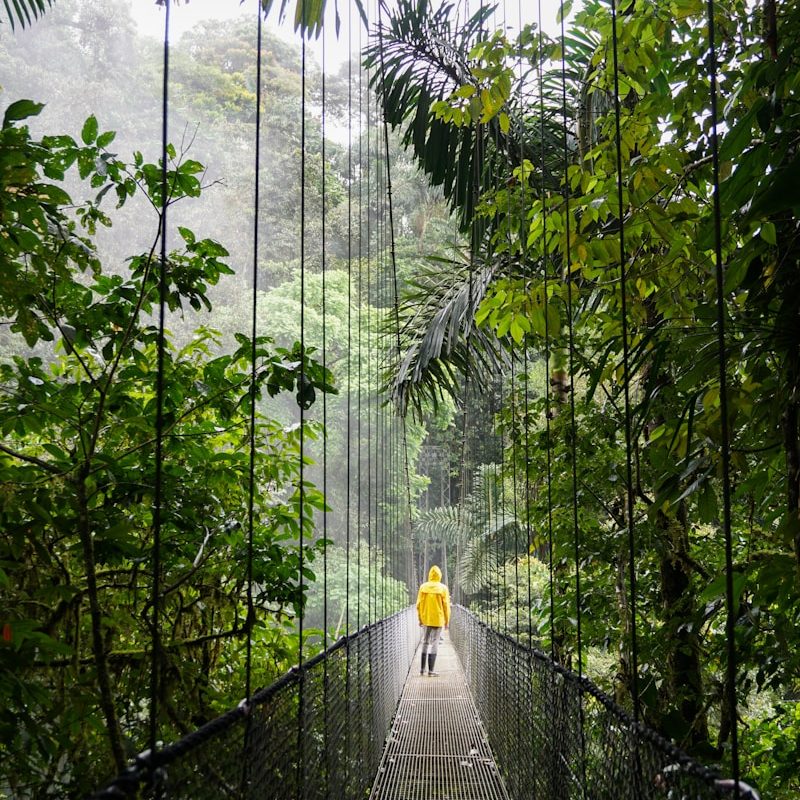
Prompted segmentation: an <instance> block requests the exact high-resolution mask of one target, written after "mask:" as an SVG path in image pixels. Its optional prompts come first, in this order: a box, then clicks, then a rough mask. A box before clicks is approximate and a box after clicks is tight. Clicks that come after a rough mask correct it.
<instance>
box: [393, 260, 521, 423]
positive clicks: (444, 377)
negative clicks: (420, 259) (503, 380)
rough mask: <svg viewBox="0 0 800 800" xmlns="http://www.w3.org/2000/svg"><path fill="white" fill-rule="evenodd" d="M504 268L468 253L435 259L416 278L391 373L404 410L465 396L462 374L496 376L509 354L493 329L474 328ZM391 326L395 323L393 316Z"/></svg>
mask: <svg viewBox="0 0 800 800" xmlns="http://www.w3.org/2000/svg"><path fill="white" fill-rule="evenodd" d="M502 268H503V266H502V263H501V262H500V261H499V260H494V261H492V262H489V263H487V264H484V265H479V266H475V265H472V264H470V263H469V258H468V257H467V256H465V255H464V254H463V253H461V254H459V253H458V251H456V255H455V256H454V257H453V258H431V259H429V262H428V265H427V266H426V267H425V268H423V269H422V270H421V271H420V273H419V274H418V275H417V276H416V277H415V278H414V279H413V281H411V282H410V283H409V285H408V287H407V290H406V292H405V294H404V297H403V301H402V304H401V306H400V308H399V310H398V316H399V327H400V352H399V353H396V354H395V359H394V362H393V363H390V365H389V369H388V371H387V374H386V379H387V381H386V382H387V387H386V388H387V389H388V393H389V395H390V397H391V398H392V401H393V402H394V403H395V404H396V406H397V407H398V409H399V410H400V412H401V413H403V414H405V413H406V411H407V410H408V408H409V407H412V408H413V409H414V410H415V411H416V412H417V414H421V413H422V409H423V406H424V404H425V401H426V400H429V401H431V402H432V403H433V405H434V406H436V405H437V404H438V402H439V401H440V399H441V398H442V396H443V395H450V396H451V397H453V398H454V399H456V398H458V397H459V396H460V394H461V382H460V377H461V376H466V375H469V376H471V378H472V379H476V380H477V379H480V377H481V376H483V377H486V376H488V375H491V374H497V372H498V371H500V370H502V368H504V367H505V366H507V364H508V355H507V353H506V351H505V350H504V348H503V346H502V344H501V343H500V341H499V340H498V339H497V338H496V337H495V336H494V334H493V333H492V332H490V331H489V332H487V331H484V330H482V329H480V328H477V327H476V326H475V309H476V308H477V307H478V305H479V304H480V302H481V300H482V299H483V297H484V295H485V294H486V288H487V287H488V285H489V284H490V283H491V281H492V280H493V279H494V278H495V277H496V275H497V274H498V271H499V270H501V269H502ZM391 323H392V324H396V321H395V320H394V319H392V320H391Z"/></svg>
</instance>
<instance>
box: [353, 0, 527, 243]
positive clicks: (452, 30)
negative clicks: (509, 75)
mask: <svg viewBox="0 0 800 800" xmlns="http://www.w3.org/2000/svg"><path fill="white" fill-rule="evenodd" d="M454 10H455V5H454V4H453V3H444V4H443V5H441V6H440V7H438V8H432V6H431V4H430V2H429V0H398V3H397V5H396V8H395V10H394V11H393V12H392V14H391V15H390V16H389V19H388V22H385V23H383V24H382V25H379V26H378V35H377V36H375V37H373V39H372V44H371V45H370V46H369V47H368V48H367V50H366V59H365V62H364V63H365V66H366V67H367V68H368V69H370V70H371V71H372V78H371V86H372V88H373V89H374V90H375V91H376V92H377V95H378V97H379V98H380V99H381V102H382V104H383V111H384V116H385V119H386V121H387V122H388V123H389V124H390V125H391V126H392V127H393V128H396V127H402V128H404V129H405V130H404V135H403V144H404V146H405V147H410V148H412V150H413V152H414V155H415V157H416V159H417V160H418V162H419V164H420V166H421V167H422V168H423V170H424V171H425V172H426V173H427V174H428V176H429V177H430V180H431V183H433V184H434V185H436V186H441V187H442V189H443V193H444V196H445V197H446V198H447V199H448V201H449V202H450V204H451V209H452V210H454V211H457V212H459V214H460V220H461V225H462V229H463V230H468V229H470V226H471V224H472V221H473V217H474V211H475V205H476V201H477V198H478V197H480V195H481V194H483V192H484V191H486V189H488V188H489V187H490V186H492V185H493V184H494V183H495V181H496V180H497V179H499V175H500V173H501V171H503V170H505V169H506V168H507V164H508V163H509V159H510V158H512V157H514V154H516V157H517V158H518V157H519V156H520V153H521V147H522V146H523V145H522V144H521V143H520V142H516V141H513V140H512V137H511V135H510V133H509V134H506V133H504V132H503V131H502V130H501V129H500V126H499V121H498V119H497V118H495V119H492V120H491V121H490V122H488V123H486V124H484V125H473V126H462V127H457V126H454V125H451V124H449V123H448V122H444V121H442V120H441V119H438V118H437V117H436V115H435V114H434V113H433V111H432V110H431V107H432V106H433V104H434V103H436V102H438V101H440V100H445V99H447V98H448V97H449V96H450V94H451V93H452V92H453V91H454V90H455V89H457V88H458V87H459V86H462V85H463V84H465V83H468V82H469V81H470V80H471V75H470V59H469V53H470V50H471V49H472V47H473V46H474V44H475V43H476V42H478V41H480V39H481V38H483V36H484V33H485V27H486V23H487V20H488V19H489V18H490V17H491V14H492V11H493V8H492V7H491V6H486V7H481V8H479V9H478V11H476V12H475V13H474V14H473V15H472V16H471V17H470V18H469V19H467V20H464V21H458V20H456V19H455V11H454Z"/></svg>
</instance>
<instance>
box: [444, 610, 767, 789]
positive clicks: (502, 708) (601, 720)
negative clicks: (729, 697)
mask: <svg viewBox="0 0 800 800" xmlns="http://www.w3.org/2000/svg"><path fill="white" fill-rule="evenodd" d="M450 635H451V638H452V641H453V643H454V645H455V647H456V650H457V652H458V654H459V657H460V658H461V662H462V664H463V666H464V671H465V672H466V675H467V682H468V683H469V686H470V690H471V691H472V695H473V699H474V700H475V704H476V706H477V709H478V713H479V715H480V717H481V719H482V720H483V724H484V727H485V729H486V732H487V735H488V738H489V743H490V745H491V747H492V751H493V753H494V756H495V758H496V759H497V762H498V766H499V767H500V770H501V772H502V773H503V777H504V779H505V782H506V787H507V789H508V792H509V795H510V797H511V798H512V800H541V798H552V799H553V800H587V798H591V800H649V799H650V798H652V799H653V800H656V799H658V800H684V799H685V800H706V799H708V800H711V799H712V798H714V800H719V798H721V797H727V798H730V797H732V796H734V793H733V792H732V789H733V786H732V782H731V781H725V780H720V778H719V775H718V774H717V773H716V772H715V771H713V770H711V769H709V768H707V767H705V766H703V765H701V764H699V763H697V762H696V761H694V760H693V759H691V758H690V757H689V756H687V755H686V754H685V753H684V752H682V751H681V750H680V749H679V748H677V747H675V745H673V744H672V743H671V742H669V741H667V740H666V739H664V738H663V737H661V736H659V735H658V734H657V733H656V732H654V731H653V730H651V729H649V728H647V727H645V726H644V725H641V724H638V723H636V722H634V720H633V718H632V717H631V716H630V715H629V714H628V713H627V712H626V711H625V710H624V709H623V708H621V707H620V706H619V705H617V703H615V702H614V700H613V699H612V698H610V697H609V696H608V695H606V694H604V693H603V692H602V691H601V690H600V689H598V688H597V687H596V686H594V684H592V683H591V682H590V681H589V680H587V679H586V678H579V677H578V675H576V674H575V673H573V672H570V671H569V670H567V669H564V667H562V666H559V665H558V664H555V663H554V662H553V661H552V660H551V659H550V657H549V656H548V655H547V654H546V653H543V652H541V651H538V650H535V649H532V648H529V647H527V646H524V645H520V644H518V643H517V642H516V641H515V640H514V639H513V638H511V637H510V636H507V635H505V634H502V633H498V632H497V631H494V630H492V629H491V628H490V627H488V626H487V625H486V624H485V623H483V622H481V621H480V620H479V619H478V618H477V617H475V616H474V615H473V614H471V613H470V612H469V611H467V610H466V609H465V608H463V607H462V606H456V607H455V608H454V610H453V615H452V618H451V621H450ZM738 796H739V797H740V798H741V800H756V799H757V798H758V795H757V794H756V793H755V792H754V791H753V790H751V789H750V788H749V787H746V786H745V785H743V784H740V788H739V793H738Z"/></svg>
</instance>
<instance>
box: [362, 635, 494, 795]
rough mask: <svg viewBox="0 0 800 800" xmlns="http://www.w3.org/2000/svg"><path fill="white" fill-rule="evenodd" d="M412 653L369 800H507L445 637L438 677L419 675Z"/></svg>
mask: <svg viewBox="0 0 800 800" xmlns="http://www.w3.org/2000/svg"><path fill="white" fill-rule="evenodd" d="M415 658H416V661H414V662H412V665H411V673H410V675H409V679H408V682H407V683H406V687H405V689H404V691H403V695H402V697H401V699H400V705H399V706H398V709H397V714H396V716H395V719H394V722H393V724H392V728H391V731H390V733H389V738H388V740H387V743H386V749H385V750H384V754H383V759H382V761H381V765H380V768H379V770H378V775H377V777H376V779H375V785H374V787H373V789H372V794H371V798H372V800H507V795H506V791H505V788H504V787H503V782H502V780H501V779H500V776H499V774H498V770H497V766H496V765H495V762H494V759H493V758H492V753H491V750H490V749H489V745H488V743H487V741H486V735H485V733H484V731H483V727H482V726H481V723H480V720H479V718H478V712H477V711H476V710H475V704H474V703H473V702H472V697H471V696H470V693H469V690H468V689H467V685H466V679H465V677H464V671H463V670H462V668H461V663H460V662H459V660H458V656H456V654H455V652H454V650H453V647H452V645H451V644H450V642H449V640H446V641H444V642H443V643H442V644H441V645H440V646H439V656H438V658H437V660H436V670H437V672H438V673H439V676H438V677H429V676H427V675H425V676H421V675H420V674H419V654H417V655H416V657H415Z"/></svg>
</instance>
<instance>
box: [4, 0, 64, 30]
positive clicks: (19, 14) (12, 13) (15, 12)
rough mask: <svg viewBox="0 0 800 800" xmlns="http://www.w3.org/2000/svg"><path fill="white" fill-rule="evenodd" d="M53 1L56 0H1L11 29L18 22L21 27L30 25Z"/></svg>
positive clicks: (13, 28) (14, 27)
mask: <svg viewBox="0 0 800 800" xmlns="http://www.w3.org/2000/svg"><path fill="white" fill-rule="evenodd" d="M55 1H56V0H3V5H4V6H5V9H6V17H7V18H8V22H9V24H10V25H11V30H12V31H13V30H15V29H16V25H17V24H19V26H20V27H21V28H26V27H28V26H30V25H32V24H33V20H35V19H39V17H40V16H42V15H43V14H44V12H45V11H46V10H47V8H48V7H50V6H52V5H53V4H54V3H55Z"/></svg>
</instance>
